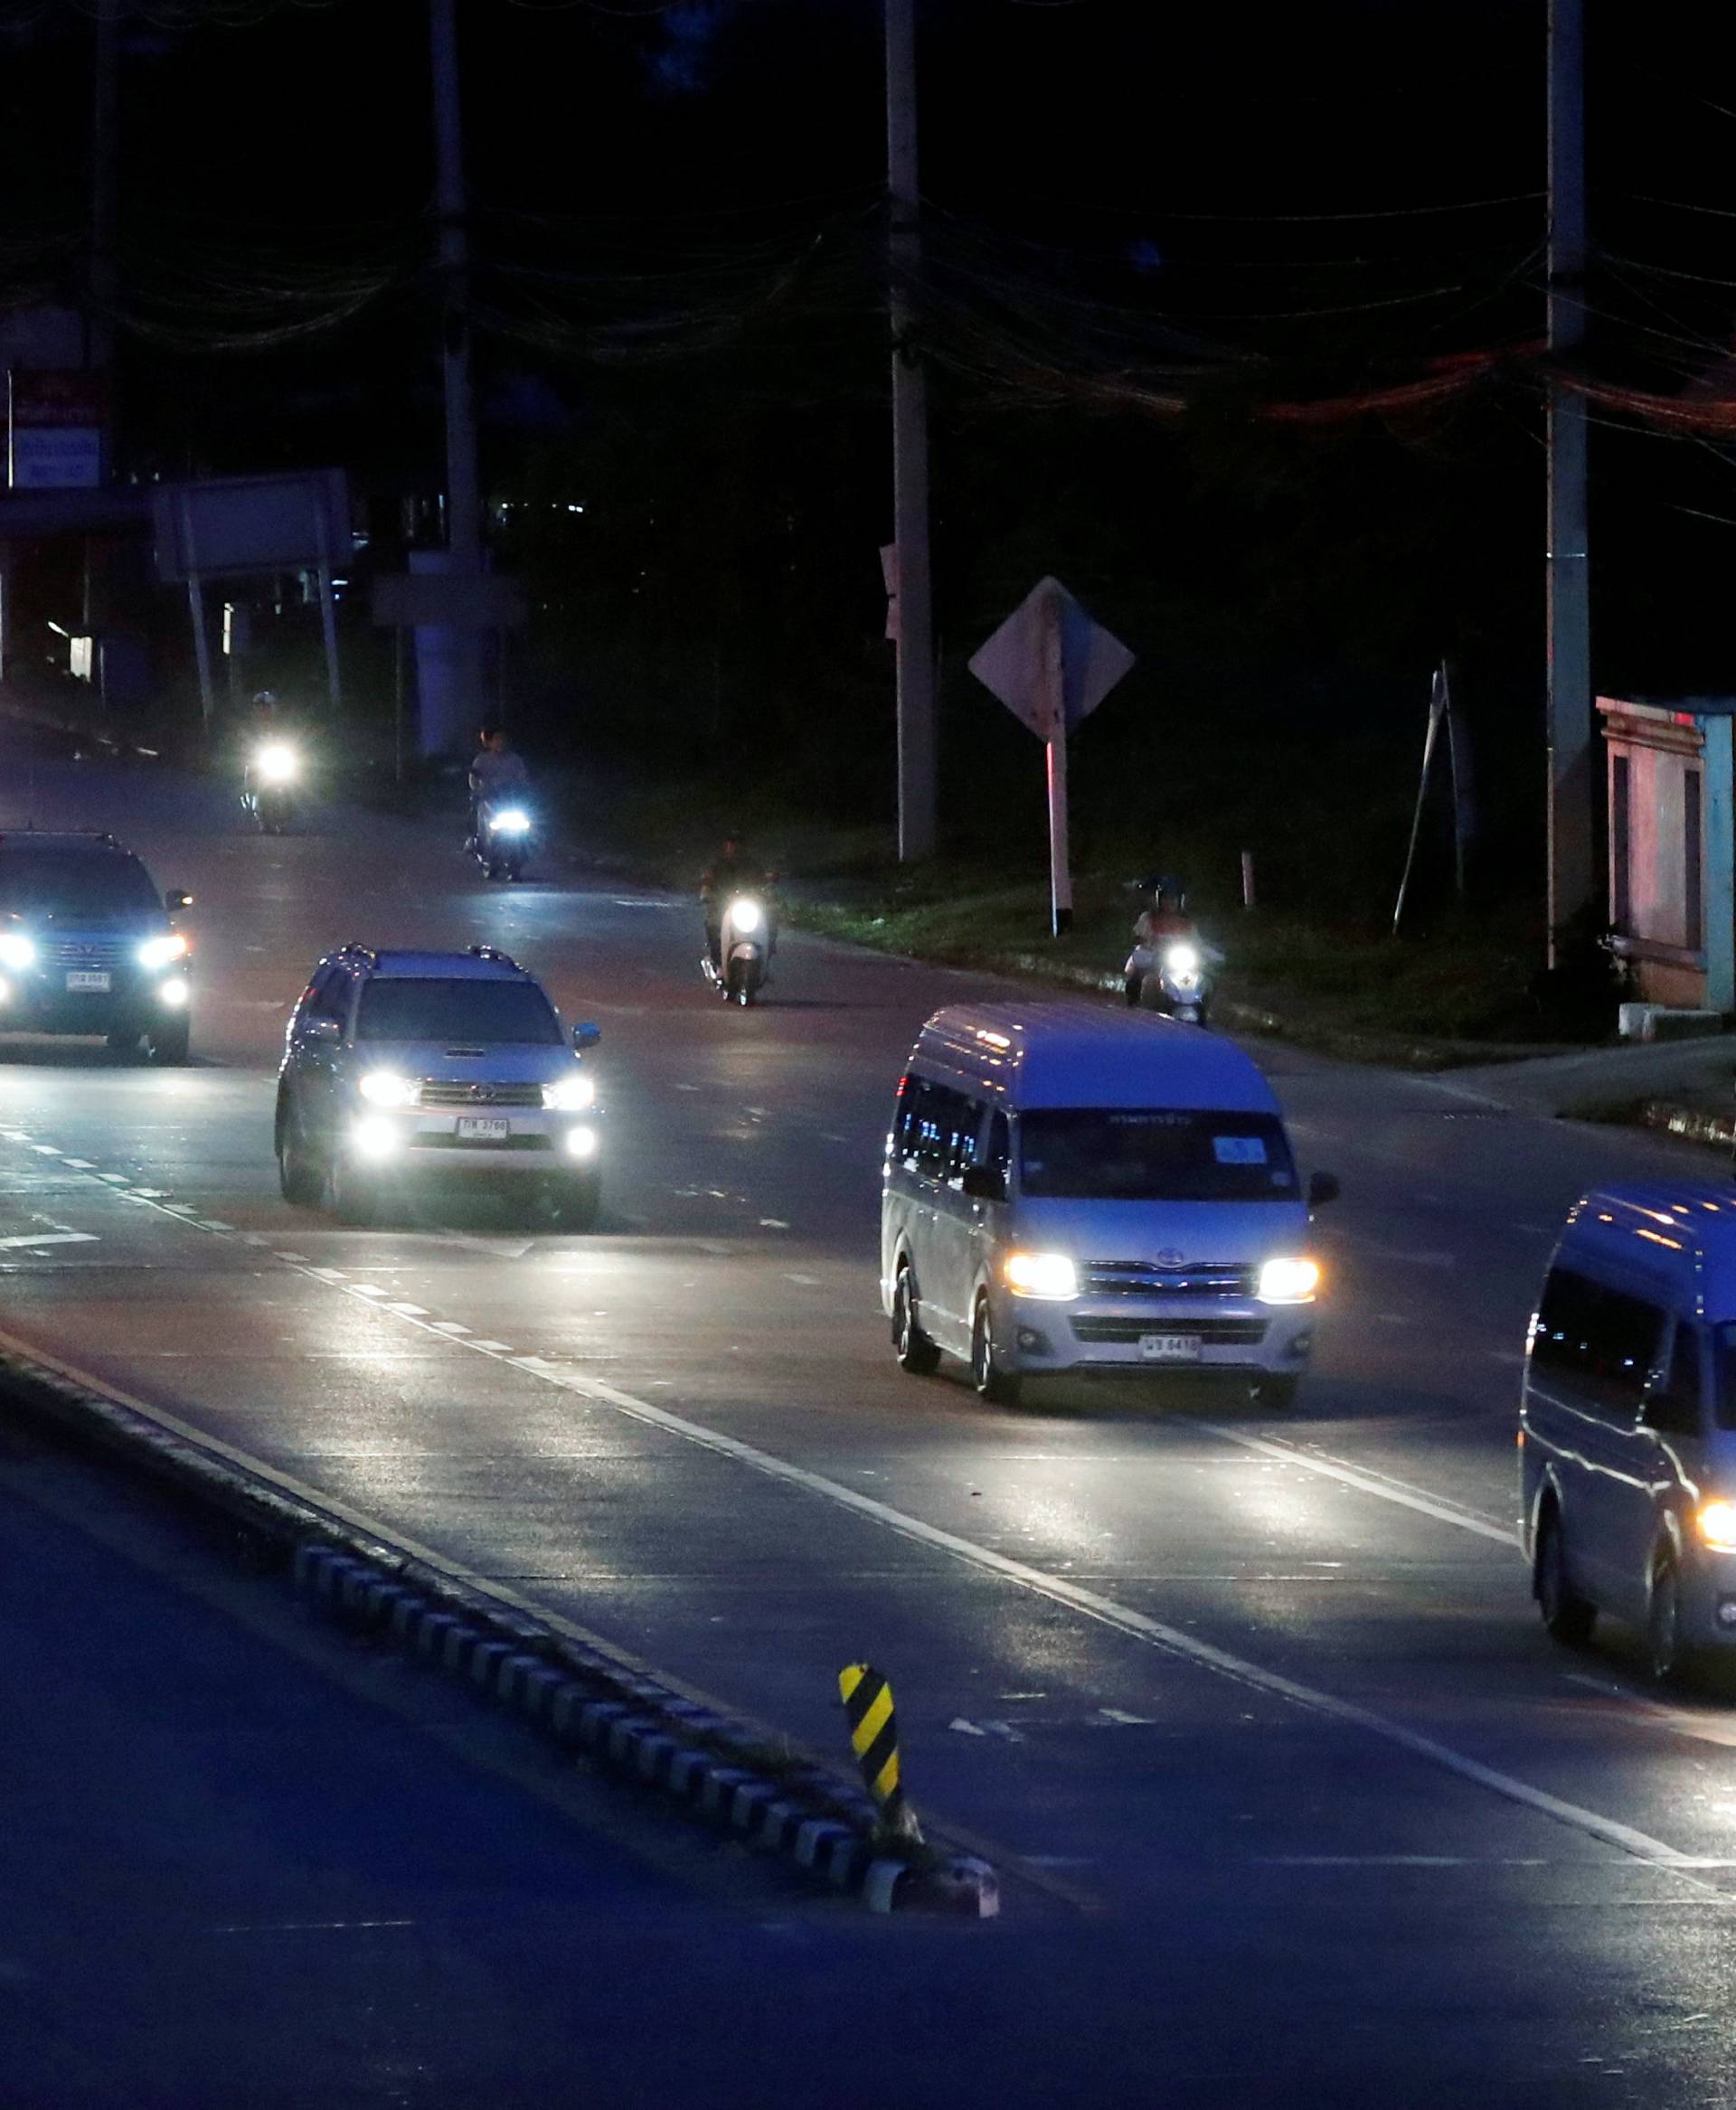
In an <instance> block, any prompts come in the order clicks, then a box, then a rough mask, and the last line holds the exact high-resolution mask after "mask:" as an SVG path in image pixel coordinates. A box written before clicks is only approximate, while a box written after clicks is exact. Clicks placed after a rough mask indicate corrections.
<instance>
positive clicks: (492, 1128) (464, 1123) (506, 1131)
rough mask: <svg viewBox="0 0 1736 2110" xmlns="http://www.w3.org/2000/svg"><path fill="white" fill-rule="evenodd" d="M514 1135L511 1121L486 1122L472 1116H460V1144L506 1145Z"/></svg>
mask: <svg viewBox="0 0 1736 2110" xmlns="http://www.w3.org/2000/svg"><path fill="white" fill-rule="evenodd" d="M512 1133H513V1125H512V1123H511V1122H510V1121H485V1120H482V1119H479V1118H478V1117H477V1116H475V1115H471V1114H461V1115H460V1116H458V1140H459V1142H460V1143H505V1141H506V1139H507V1137H508V1136H510V1135H511V1134H512Z"/></svg>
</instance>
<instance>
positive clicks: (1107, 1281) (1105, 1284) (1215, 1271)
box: [1079, 1260, 1255, 1297]
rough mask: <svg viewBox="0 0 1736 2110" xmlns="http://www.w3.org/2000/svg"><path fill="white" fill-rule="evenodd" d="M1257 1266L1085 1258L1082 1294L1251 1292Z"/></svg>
mask: <svg viewBox="0 0 1736 2110" xmlns="http://www.w3.org/2000/svg"><path fill="white" fill-rule="evenodd" d="M1254 1276H1255V1270H1254V1269H1253V1268H1252V1267H1247V1266H1245V1265H1244V1264H1243V1263H1241V1261H1219V1260H1189V1261H1184V1262H1183V1263H1182V1264H1181V1265H1180V1266H1179V1267H1159V1266H1158V1265H1157V1263H1156V1261H1154V1260H1085V1261H1082V1262H1081V1263H1080V1270H1079V1287H1080V1295H1081V1296H1165V1297H1167V1296H1180V1297H1195V1296H1198V1297H1227V1296H1252V1295H1253V1294H1254Z"/></svg>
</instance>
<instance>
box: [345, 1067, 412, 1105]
mask: <svg viewBox="0 0 1736 2110" xmlns="http://www.w3.org/2000/svg"><path fill="white" fill-rule="evenodd" d="M356 1089H357V1091H359V1092H360V1093H361V1095H362V1097H363V1098H364V1099H366V1100H367V1102H368V1104H369V1105H370V1106H371V1107H413V1106H414V1105H415V1104H416V1101H417V1099H418V1098H419V1097H420V1096H421V1091H420V1086H418V1085H416V1084H414V1083H413V1082H412V1081H411V1080H410V1079H409V1078H407V1077H400V1076H399V1074H398V1072H397V1071H396V1070H395V1069H371V1070H369V1072H368V1074H367V1075H366V1076H365V1077H364V1078H363V1079H362V1080H361V1082H360V1083H359V1084H358V1085H357V1086H356Z"/></svg>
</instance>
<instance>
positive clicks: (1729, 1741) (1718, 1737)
mask: <svg viewBox="0 0 1736 2110" xmlns="http://www.w3.org/2000/svg"><path fill="white" fill-rule="evenodd" d="M1562 1676H1563V1677H1564V1678H1565V1679H1566V1681H1567V1682H1568V1683H1569V1684H1570V1685H1583V1686H1584V1687H1585V1688H1586V1689H1587V1691H1591V1692H1595V1693H1597V1695H1598V1696H1599V1699H1602V1700H1616V1701H1618V1703H1619V1704H1620V1705H1621V1706H1622V1707H1623V1708H1624V1709H1626V1710H1627V1711H1628V1712H1629V1713H1630V1714H1637V1715H1638V1716H1640V1718H1641V1719H1643V1720H1646V1721H1651V1722H1656V1725H1657V1726H1658V1728H1659V1729H1669V1730H1671V1731H1673V1732H1674V1734H1675V1735H1676V1736H1678V1737H1692V1738H1694V1739H1695V1740H1696V1741H1697V1742H1699V1743H1702V1744H1722V1746H1723V1747H1724V1748H1725V1749H1726V1750H1736V1722H1722V1721H1719V1720H1718V1719H1717V1718H1716V1717H1715V1716H1712V1715H1706V1714H1691V1713H1689V1711H1688V1710H1686V1709H1685V1708H1682V1707H1665V1706H1664V1705H1663V1704H1662V1703H1661V1702H1660V1701H1658V1700H1645V1699H1642V1698H1641V1697H1640V1695H1639V1694H1638V1693H1637V1692H1628V1691H1624V1690H1623V1688H1622V1687H1621V1686H1619V1685H1614V1684H1611V1683H1610V1682H1609V1680H1608V1679H1605V1678H1595V1677H1592V1676H1591V1675H1590V1674H1589V1673H1588V1672H1584V1671H1565V1672H1562Z"/></svg>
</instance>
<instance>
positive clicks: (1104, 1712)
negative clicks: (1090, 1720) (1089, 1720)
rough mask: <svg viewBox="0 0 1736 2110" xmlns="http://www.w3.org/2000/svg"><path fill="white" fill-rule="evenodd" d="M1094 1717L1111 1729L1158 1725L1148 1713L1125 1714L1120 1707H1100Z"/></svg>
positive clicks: (1143, 1727) (1144, 1727)
mask: <svg viewBox="0 0 1736 2110" xmlns="http://www.w3.org/2000/svg"><path fill="white" fill-rule="evenodd" d="M1094 1719H1097V1720H1098V1721H1100V1722H1102V1723H1103V1724H1104V1725H1105V1726H1106V1727H1107V1728H1109V1729H1155V1728H1156V1726H1157V1725H1156V1722H1155V1721H1154V1720H1153V1719H1152V1717H1151V1716H1150V1715H1148V1714H1124V1713H1123V1712H1122V1710H1120V1709H1119V1708H1118V1707H1099V1709H1098V1710H1097V1714H1096V1716H1095V1718H1094Z"/></svg>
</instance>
